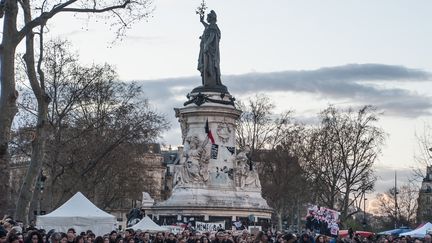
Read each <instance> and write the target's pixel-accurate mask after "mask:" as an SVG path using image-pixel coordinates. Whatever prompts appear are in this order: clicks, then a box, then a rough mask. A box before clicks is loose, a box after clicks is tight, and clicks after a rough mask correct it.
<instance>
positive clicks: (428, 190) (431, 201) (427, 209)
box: [417, 166, 432, 223]
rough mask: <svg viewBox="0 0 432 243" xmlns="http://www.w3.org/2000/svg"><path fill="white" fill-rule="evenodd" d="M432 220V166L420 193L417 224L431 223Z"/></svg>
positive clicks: (428, 168)
mask: <svg viewBox="0 0 432 243" xmlns="http://www.w3.org/2000/svg"><path fill="white" fill-rule="evenodd" d="M431 220H432V166H428V167H427V169H426V176H425V177H424V178H423V181H422V185H421V188H420V191H419V197H418V208H417V222H419V223H423V222H429V221H431Z"/></svg>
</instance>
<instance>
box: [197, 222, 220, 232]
mask: <svg viewBox="0 0 432 243" xmlns="http://www.w3.org/2000/svg"><path fill="white" fill-rule="evenodd" d="M219 229H225V221H218V222H199V221H196V222H195V230H197V231H200V232H205V231H210V232H211V231H218V230H219Z"/></svg>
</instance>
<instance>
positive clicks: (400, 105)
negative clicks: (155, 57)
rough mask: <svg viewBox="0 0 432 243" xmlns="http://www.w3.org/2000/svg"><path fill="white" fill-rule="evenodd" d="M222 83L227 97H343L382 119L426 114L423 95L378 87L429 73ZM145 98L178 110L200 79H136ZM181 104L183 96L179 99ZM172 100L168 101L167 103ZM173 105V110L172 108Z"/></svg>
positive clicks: (254, 77) (373, 68) (324, 73)
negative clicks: (272, 94)
mask: <svg viewBox="0 0 432 243" xmlns="http://www.w3.org/2000/svg"><path fill="white" fill-rule="evenodd" d="M222 80H224V81H223V82H224V84H225V85H227V86H228V88H229V90H230V92H231V93H233V94H248V93H254V92H258V91H259V92H280V91H285V92H302V93H309V94H315V95H317V98H321V99H324V98H325V99H328V98H331V99H336V100H337V99H346V100H349V101H351V102H353V103H366V104H372V105H375V106H377V107H378V108H379V109H381V110H383V111H384V112H385V114H386V115H393V116H403V117H418V116H422V115H431V114H432V111H431V108H432V99H431V97H429V96H425V95H421V94H418V93H416V92H413V91H410V90H407V89H403V88H390V87H386V86H385V85H378V84H380V83H384V84H385V83H388V82H390V81H391V82H396V83H402V82H405V83H408V82H429V83H430V82H432V74H431V73H429V72H426V71H422V70H418V69H412V68H407V67H404V66H395V65H385V64H348V65H343V66H336V67H324V68H320V69H316V70H300V71H282V72H270V73H247V74H242V75H225V76H224V77H223V78H222ZM140 83H141V84H143V86H144V89H145V90H147V94H148V95H149V97H150V99H151V100H153V101H155V102H156V103H158V105H159V104H161V105H162V106H170V107H171V109H172V107H178V106H180V105H181V103H182V102H181V101H180V100H177V99H174V98H173V97H178V96H179V95H180V96H183V97H184V95H186V94H187V93H188V92H190V91H191V90H192V89H193V88H194V87H196V86H198V85H199V84H200V83H201V81H200V78H199V77H198V75H197V76H196V77H181V78H167V79H160V80H147V81H140ZM183 101H185V98H184V99H183ZM171 102H173V103H171ZM173 105H176V106H173Z"/></svg>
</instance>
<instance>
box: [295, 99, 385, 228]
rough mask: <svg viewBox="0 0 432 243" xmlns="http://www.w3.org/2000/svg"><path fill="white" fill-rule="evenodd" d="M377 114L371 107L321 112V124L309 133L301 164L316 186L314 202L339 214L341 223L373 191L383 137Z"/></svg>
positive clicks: (355, 210) (329, 108)
mask: <svg viewBox="0 0 432 243" xmlns="http://www.w3.org/2000/svg"><path fill="white" fill-rule="evenodd" d="M378 116H379V114H378V113H376V111H375V109H374V108H373V107H371V106H364V107H362V108H360V109H359V110H358V111H356V112H355V111H353V110H352V109H348V110H347V111H340V110H338V109H336V108H335V107H333V106H330V107H328V108H327V109H325V110H324V111H322V112H321V114H320V117H321V123H320V125H319V127H318V128H316V129H313V130H311V134H310V135H309V137H308V138H309V142H308V146H307V147H306V149H305V151H304V152H303V156H302V158H303V159H305V160H304V161H303V162H302V165H303V166H304V170H305V171H306V172H307V173H308V178H309V179H310V180H311V183H313V185H314V186H315V188H314V192H315V193H316V194H315V196H314V197H315V201H316V202H318V203H320V204H323V205H324V206H326V207H329V208H333V209H336V210H339V211H341V218H342V220H344V219H346V218H347V217H349V216H350V215H352V214H354V213H356V212H357V211H358V209H359V208H360V203H361V202H362V201H363V200H362V199H363V198H364V196H365V193H367V192H370V191H372V190H373V187H374V182H375V180H376V177H375V176H374V171H373V164H374V162H375V161H376V159H377V157H378V156H379V154H380V153H381V146H382V145H383V142H384V138H385V134H384V132H383V130H382V129H381V128H379V127H377V126H376V125H375V123H376V122H377V121H378Z"/></svg>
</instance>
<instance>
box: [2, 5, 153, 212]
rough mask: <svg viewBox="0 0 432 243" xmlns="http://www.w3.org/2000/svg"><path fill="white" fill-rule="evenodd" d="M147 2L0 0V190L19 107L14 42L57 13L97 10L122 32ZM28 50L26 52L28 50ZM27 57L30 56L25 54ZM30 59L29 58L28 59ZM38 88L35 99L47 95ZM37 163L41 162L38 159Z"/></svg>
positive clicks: (141, 14) (139, 15)
mask: <svg viewBox="0 0 432 243" xmlns="http://www.w3.org/2000/svg"><path fill="white" fill-rule="evenodd" d="M150 4H151V0H136V1H131V0H120V1H117V0H108V1H101V0H95V1H87V0H58V1H47V0H39V1H30V0H2V1H1V2H0V18H2V20H3V32H2V42H1V44H0V63H1V64H0V65H1V66H0V70H1V73H0V84H1V96H0V114H2V115H1V116H0V191H3V192H8V191H9V183H8V178H9V162H8V161H9V157H8V144H9V140H10V135H11V134H10V132H11V126H12V122H13V120H14V117H15V115H16V113H17V111H18V109H17V105H16V100H17V98H18V92H17V89H16V82H15V68H16V67H15V57H16V48H17V46H18V45H19V44H20V43H21V42H22V40H23V39H24V38H26V37H27V41H32V40H31V39H32V38H29V37H31V36H32V32H33V30H34V29H35V28H37V27H40V26H45V25H46V23H47V22H48V21H49V20H50V19H52V18H53V17H54V16H55V15H58V14H60V13H77V14H78V13H80V14H98V15H100V16H103V17H104V18H106V19H107V21H108V22H110V23H111V24H112V26H113V27H114V28H116V29H117V32H116V33H117V35H118V36H121V35H122V34H124V31H125V30H126V29H127V28H128V27H129V26H130V25H131V24H133V23H135V22H136V21H139V20H141V19H142V18H145V17H147V16H148V15H149V11H150V10H151V9H150V8H149V6H150ZM20 7H21V10H22V11H23V15H24V21H23V22H20V21H19V19H18V16H19V15H18V12H19V10H20ZM32 12H37V14H36V17H32V15H33V14H32ZM26 44H28V43H26ZM27 53H28V54H29V52H27ZM27 58H30V57H29V56H27ZM29 61H30V62H31V60H29ZM31 69H33V68H31ZM29 71H30V70H29ZM31 75H33V74H30V76H29V78H31ZM33 78H34V77H33ZM40 88H42V89H37V90H35V91H34V92H35V93H38V95H39V97H38V99H46V94H45V93H44V92H45V91H44V90H43V85H40ZM41 97H42V98H41ZM43 107H44V106H43V105H42V106H41V107H40V108H41V109H43ZM38 133H39V134H38V135H40V136H39V137H40V138H41V139H43V137H44V135H43V133H41V132H40V131H39V132H38ZM36 142H37V141H36ZM38 144H39V145H37V146H39V147H40V146H42V147H43V144H41V143H38ZM35 146H36V145H35ZM37 158H40V156H34V159H37ZM34 161H35V160H33V162H34ZM37 163H38V164H39V165H40V162H37ZM39 165H35V166H33V167H34V169H32V171H37V167H38V166H39ZM28 176H29V177H31V178H29V179H28V180H26V181H27V182H28V187H34V182H35V181H36V180H35V179H34V178H35V177H37V174H34V173H29V174H28ZM7 208H8V197H1V198H0V212H6V209H7Z"/></svg>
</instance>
